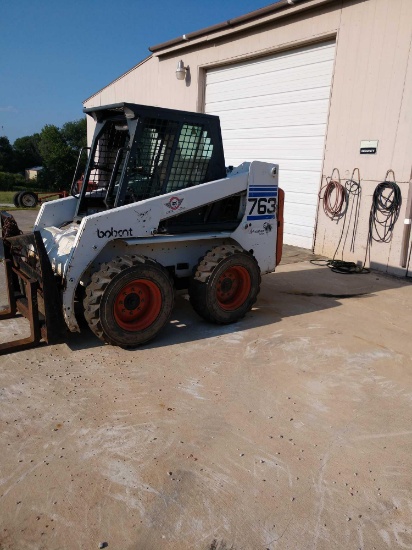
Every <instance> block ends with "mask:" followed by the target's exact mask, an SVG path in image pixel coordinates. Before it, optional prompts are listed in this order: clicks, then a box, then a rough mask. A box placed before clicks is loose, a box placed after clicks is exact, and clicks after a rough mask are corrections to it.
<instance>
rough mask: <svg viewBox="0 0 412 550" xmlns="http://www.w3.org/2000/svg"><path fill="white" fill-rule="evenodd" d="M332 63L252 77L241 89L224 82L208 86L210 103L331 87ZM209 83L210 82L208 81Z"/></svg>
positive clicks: (233, 84)
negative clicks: (233, 98)
mask: <svg viewBox="0 0 412 550" xmlns="http://www.w3.org/2000/svg"><path fill="white" fill-rule="evenodd" d="M331 68H332V63H330V62H328V63H324V64H322V65H321V66H320V67H307V68H304V69H302V72H298V70H295V69H294V70H293V71H288V72H284V74H282V75H279V74H276V73H270V74H266V75H262V76H260V77H258V76H257V75H256V76H254V77H253V78H252V77H250V78H248V79H246V80H245V82H244V83H242V86H241V87H240V88H237V89H235V90H234V88H236V83H234V82H229V81H228V82H224V83H222V84H220V85H219V84H215V85H214V84H209V83H208V84H207V94H208V101H210V103H214V102H221V101H225V100H230V98H231V97H232V96H234V97H235V98H239V99H242V98H247V97H254V96H255V97H260V96H264V95H269V94H273V95H278V94H285V93H287V92H289V91H291V90H294V91H298V92H299V91H300V92H304V91H305V90H309V89H313V88H323V87H329V86H330V72H331ZM208 82H209V81H208Z"/></svg>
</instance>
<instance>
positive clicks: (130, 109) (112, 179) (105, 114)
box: [71, 103, 226, 220]
mask: <svg viewBox="0 0 412 550" xmlns="http://www.w3.org/2000/svg"><path fill="white" fill-rule="evenodd" d="M84 111H85V112H86V113H87V114H88V115H89V116H92V117H93V119H94V120H95V122H96V128H95V132H94V136H93V140H92V144H91V146H90V148H87V149H85V150H83V151H82V152H81V153H80V156H79V161H78V165H77V169H76V173H75V175H74V178H73V184H72V189H71V192H72V195H74V196H75V197H77V198H78V206H77V212H76V217H77V219H78V220H79V219H81V218H82V217H83V216H87V215H90V214H93V213H96V212H101V211H104V210H107V209H111V208H118V207H121V206H123V205H125V204H130V203H132V202H138V201H141V200H144V199H148V198H151V197H156V196H159V195H163V194H165V193H170V192H173V191H176V192H177V191H178V190H180V189H185V188H187V187H192V186H195V185H199V184H202V183H205V182H208V181H213V180H217V179H221V178H225V177H226V168H225V160H224V154H223V145H222V138H221V131H220V122H219V118H218V117H216V116H212V115H205V114H201V113H189V112H186V111H175V110H171V109H163V108H160V107H149V106H145V105H136V104H131V103H121V104H116V105H110V106H105V107H96V108H91V109H85V110H84Z"/></svg>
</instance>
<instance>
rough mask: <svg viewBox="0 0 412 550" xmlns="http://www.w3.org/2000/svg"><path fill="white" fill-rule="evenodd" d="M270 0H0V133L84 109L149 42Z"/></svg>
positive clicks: (31, 128)
mask: <svg viewBox="0 0 412 550" xmlns="http://www.w3.org/2000/svg"><path fill="white" fill-rule="evenodd" d="M274 1H275V0H272V1H271V0H223V1H222V0H207V1H204V0H200V1H199V0H198V1H196V0H177V1H175V2H171V1H169V2H168V1H166V0H149V1H143V0H128V1H127V0H81V1H80V0H65V1H63V0H53V1H52V0H13V1H11V0H0V136H7V137H8V138H9V140H10V143H13V142H14V140H15V139H16V138H19V137H23V136H27V135H31V134H34V133H35V132H39V131H40V130H41V129H42V128H43V126H45V125H46V124H55V125H56V126H59V127H61V126H62V125H63V124H64V123H65V122H69V121H72V120H78V119H79V118H81V117H82V116H83V111H82V110H83V101H84V100H85V99H87V98H88V97H89V96H91V95H92V94H94V93H95V92H97V91H98V90H100V89H101V88H103V87H104V86H106V85H107V84H109V83H110V82H111V81H113V80H114V79H115V78H117V77H118V76H120V75H121V74H123V73H125V72H126V71H128V70H129V69H131V68H132V67H134V66H135V65H137V63H139V62H140V61H141V60H143V59H145V58H146V57H147V56H148V55H149V54H150V52H149V50H148V48H149V47H150V46H154V45H156V44H159V43H161V42H165V41H167V40H171V39H173V38H177V37H179V36H182V35H183V34H187V33H190V32H193V31H196V30H199V29H202V28H204V27H208V26H210V25H214V24H216V23H221V22H223V21H226V20H227V19H232V18H234V17H237V16H239V15H244V14H246V13H248V12H250V11H254V10H257V9H259V8H262V7H264V6H267V5H269V4H271V3H274Z"/></svg>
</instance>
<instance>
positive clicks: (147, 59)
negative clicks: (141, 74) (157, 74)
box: [82, 54, 153, 105]
mask: <svg viewBox="0 0 412 550" xmlns="http://www.w3.org/2000/svg"><path fill="white" fill-rule="evenodd" d="M152 57H153V55H152V54H150V55H148V56H147V57H145V58H144V59H143V60H142V61H139V63H137V65H135V66H134V67H132V68H131V69H129V70H128V71H126V72H125V73H123V74H121V75H120V76H118V77H117V78H115V79H114V80H112V81H111V82H109V84H106V86H103V88H101V89H100V90H98V91H97V92H94V94H92V95H91V96H90V97H88V98H87V99H84V100H83V101H82V103H83V105H84V104H85V103H86V102H87V101H90V100H91V99H93V97H95V96H97V95H99V94H100V93H101V92H103V90H105V89H106V88H108V87H109V86H111V85H112V84H114V83H115V82H118V81H119V80H121V79H122V78H123V77H125V76H127V75H128V74H130V73H131V72H132V71H134V70H135V69H137V67H140V66H141V65H143V64H144V63H146V61H149V59H151V58H152Z"/></svg>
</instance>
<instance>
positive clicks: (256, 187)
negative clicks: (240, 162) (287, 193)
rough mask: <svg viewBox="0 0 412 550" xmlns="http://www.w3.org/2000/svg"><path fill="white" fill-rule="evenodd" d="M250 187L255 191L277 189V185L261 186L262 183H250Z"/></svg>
mask: <svg viewBox="0 0 412 550" xmlns="http://www.w3.org/2000/svg"><path fill="white" fill-rule="evenodd" d="M249 189H253V191H266V190H268V191H276V190H277V186H276V185H275V186H269V185H268V186H261V185H249Z"/></svg>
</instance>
